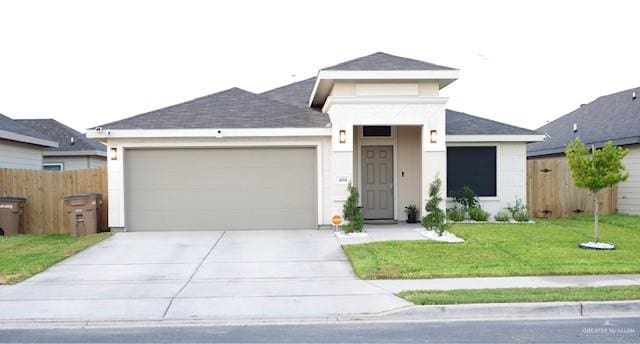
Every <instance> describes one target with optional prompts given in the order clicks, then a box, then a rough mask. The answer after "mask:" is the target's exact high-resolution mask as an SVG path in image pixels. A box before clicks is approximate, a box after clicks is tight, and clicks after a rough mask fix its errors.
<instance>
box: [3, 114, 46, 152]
mask: <svg viewBox="0 0 640 344" xmlns="http://www.w3.org/2000/svg"><path fill="white" fill-rule="evenodd" d="M0 130H2V131H5V132H8V133H13V134H17V135H21V136H25V137H26V139H28V138H35V139H36V140H46V141H54V140H52V139H51V138H50V137H49V136H47V135H45V134H43V133H41V132H38V131H36V130H33V129H32V128H29V127H26V126H24V125H22V124H20V123H19V122H18V121H16V120H13V119H11V118H9V117H7V116H5V115H3V114H0ZM14 140H16V139H15V138H14ZM19 141H21V142H27V141H30V140H19ZM28 143H32V142H28ZM41 143H42V144H41V145H45V146H50V145H49V144H46V142H41ZM51 143H52V144H53V145H55V143H54V142H51Z"/></svg>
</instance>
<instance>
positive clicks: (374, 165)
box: [360, 146, 393, 219]
mask: <svg viewBox="0 0 640 344" xmlns="http://www.w3.org/2000/svg"><path fill="white" fill-rule="evenodd" d="M360 174H361V179H362V196H361V197H362V206H363V208H364V218H365V219H393V146H364V147H362V170H361V172H360Z"/></svg>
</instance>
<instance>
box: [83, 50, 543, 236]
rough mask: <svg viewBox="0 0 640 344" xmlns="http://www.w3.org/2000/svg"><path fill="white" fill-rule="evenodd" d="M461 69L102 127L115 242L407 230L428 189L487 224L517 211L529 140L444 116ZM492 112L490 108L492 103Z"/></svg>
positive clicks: (353, 71) (388, 61)
mask: <svg viewBox="0 0 640 344" xmlns="http://www.w3.org/2000/svg"><path fill="white" fill-rule="evenodd" d="M457 78H458V70H456V69H453V68H449V67H444V66H439V65H435V64H431V63H427V62H422V61H417V60H413V59H408V58H402V57H398V56H393V55H389V54H385V53H375V54H372V55H368V56H364V57H361V58H357V59H354V60H351V61H347V62H344V63H341V64H338V65H336V66H333V67H329V68H324V69H321V70H320V71H319V72H318V74H317V76H316V77H315V78H311V79H307V80H303V81H300V82H295V83H293V84H290V85H286V86H283V87H279V88H276V89H274V90H271V91H267V92H264V93H262V94H255V93H251V92H248V91H244V90H241V89H239V88H231V89H228V90H226V91H222V92H218V93H214V94H211V95H208V96H205V97H201V98H197V99H193V100H191V101H187V102H184V103H181V104H177V105H173V106H169V107H166V108H163V109H159V110H155V111H151V112H148V113H144V114H141V115H138V116H134V117H130V118H127V119H123V120H120V121H117V122H113V123H108V124H104V125H102V126H100V127H96V128H95V129H94V130H93V131H89V132H88V135H89V136H90V137H93V138H97V139H99V140H102V141H103V142H106V143H107V145H108V146H109V156H110V157H109V160H108V173H109V221H110V227H112V228H113V229H115V230H122V229H126V230H130V231H144V230H213V229H223V230H229V229H299V228H317V227H318V226H324V225H329V224H330V223H331V218H332V216H334V215H337V214H342V206H343V204H344V201H345V200H346V198H347V185H348V183H353V184H354V185H355V186H357V187H358V189H359V190H360V193H361V203H362V206H363V210H364V215H365V218H366V219H368V220H372V219H395V220H405V219H406V216H405V213H404V207H405V206H407V205H409V204H416V205H418V207H419V208H420V209H424V204H425V198H426V195H427V191H428V187H429V183H431V182H432V181H433V180H434V178H435V177H436V176H439V177H440V178H442V180H443V183H444V186H445V190H443V196H446V194H447V193H449V194H450V193H451V191H452V190H456V189H459V188H461V187H462V186H463V185H469V186H471V187H472V188H473V189H474V190H475V191H476V192H478V193H479V195H480V196H481V202H482V206H483V207H484V208H485V209H487V210H488V211H490V212H492V213H495V212H496V211H498V210H499V209H501V208H503V207H504V206H506V204H507V203H508V202H514V201H515V199H516V198H520V199H522V200H525V199H526V143H527V142H532V141H539V140H542V139H543V135H540V134H538V133H536V132H534V131H532V130H527V129H522V128H518V127H514V126H511V125H507V124H503V123H499V122H495V121H491V120H487V119H483V118H479V117H475V116H471V115H468V114H464V113H461V112H455V111H450V110H445V104H446V103H447V100H448V99H447V98H446V97H442V96H440V90H441V89H442V88H444V87H446V86H447V85H449V84H450V83H452V82H454V81H455V80H456V79H457ZM496 101H497V100H496Z"/></svg>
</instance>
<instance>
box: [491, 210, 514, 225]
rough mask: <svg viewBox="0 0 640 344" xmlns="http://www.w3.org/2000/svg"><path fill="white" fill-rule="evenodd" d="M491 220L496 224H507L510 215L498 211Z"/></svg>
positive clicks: (505, 211) (506, 211)
mask: <svg viewBox="0 0 640 344" xmlns="http://www.w3.org/2000/svg"><path fill="white" fill-rule="evenodd" d="M493 218H494V219H495V220H496V221H498V222H508V221H509V220H510V219H511V213H510V212H509V211H508V210H500V211H499V212H498V213H497V214H495V215H494V216H493Z"/></svg>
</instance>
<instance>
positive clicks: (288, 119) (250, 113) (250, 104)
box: [100, 88, 329, 129]
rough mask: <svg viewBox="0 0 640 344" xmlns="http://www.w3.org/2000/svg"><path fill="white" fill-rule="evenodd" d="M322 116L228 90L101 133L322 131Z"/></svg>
mask: <svg viewBox="0 0 640 344" xmlns="http://www.w3.org/2000/svg"><path fill="white" fill-rule="evenodd" d="M328 124H329V117H328V116H327V115H326V114H323V113H321V112H318V111H315V110H312V109H309V108H300V107H297V106H293V105H289V104H285V103H282V102H278V101H274V100H271V99H269V98H266V97H263V96H260V95H257V94H255V93H251V92H249V91H245V90H242V89H239V88H230V89H228V90H225V91H221V92H218V93H214V94H210V95H208V96H204V97H200V98H196V99H193V100H190V101H187V102H184V103H180V104H177V105H172V106H169V107H165V108H162V109H159V110H154V111H150V112H147V113H144V114H141V115H137V116H133V117H129V118H126V119H123V120H120V121H116V122H112V123H107V124H103V125H101V126H100V127H102V128H104V129H203V128H214V129H215V128H227V129H230V128H317V127H320V128H324V127H326V126H327V125H328Z"/></svg>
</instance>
